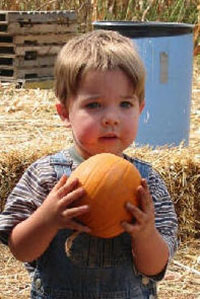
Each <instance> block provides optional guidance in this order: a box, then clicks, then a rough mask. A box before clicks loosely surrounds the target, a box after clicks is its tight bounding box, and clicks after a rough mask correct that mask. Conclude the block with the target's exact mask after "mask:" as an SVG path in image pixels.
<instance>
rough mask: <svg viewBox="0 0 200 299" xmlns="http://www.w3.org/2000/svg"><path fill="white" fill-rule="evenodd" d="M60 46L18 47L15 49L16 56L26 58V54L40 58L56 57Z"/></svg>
mask: <svg viewBox="0 0 200 299" xmlns="http://www.w3.org/2000/svg"><path fill="white" fill-rule="evenodd" d="M60 49H61V46H57V45H48V46H36V47H34V46H30V47H24V46H18V47H16V48H15V54H16V56H27V55H28V53H30V54H31V53H32V54H33V55H34V53H35V56H42V55H56V54H58V52H59V51H60Z"/></svg>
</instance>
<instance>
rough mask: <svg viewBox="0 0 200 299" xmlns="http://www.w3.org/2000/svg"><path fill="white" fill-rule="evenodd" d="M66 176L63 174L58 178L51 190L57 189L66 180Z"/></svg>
mask: <svg viewBox="0 0 200 299" xmlns="http://www.w3.org/2000/svg"><path fill="white" fill-rule="evenodd" d="M67 179H68V177H67V176H66V174H63V176H62V177H61V178H60V180H59V181H58V182H57V183H56V184H55V186H54V188H53V190H55V191H57V190H59V189H60V188H61V187H62V186H63V185H64V184H65V183H66V181H67Z"/></svg>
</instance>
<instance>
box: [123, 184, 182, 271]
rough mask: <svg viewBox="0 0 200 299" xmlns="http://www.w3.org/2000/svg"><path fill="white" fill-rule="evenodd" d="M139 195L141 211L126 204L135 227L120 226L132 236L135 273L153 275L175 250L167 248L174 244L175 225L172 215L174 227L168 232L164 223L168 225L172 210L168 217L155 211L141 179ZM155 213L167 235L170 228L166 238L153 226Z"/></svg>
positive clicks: (125, 224) (162, 266)
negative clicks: (133, 219)
mask: <svg viewBox="0 0 200 299" xmlns="http://www.w3.org/2000/svg"><path fill="white" fill-rule="evenodd" d="M138 196H139V199H140V202H141V206H140V209H139V208H137V207H135V206H133V205H131V204H128V205H127V209H128V210H129V212H130V213H131V214H132V215H133V216H134V217H135V219H136V221H135V223H134V224H130V223H123V227H124V229H125V230H126V231H127V232H128V233H129V234H130V235H131V237H132V247H133V255H134V260H135V265H136V268H137V270H138V271H139V272H141V273H143V274H144V275H147V276H155V275H157V274H160V273H161V272H162V271H163V270H164V269H165V268H166V265H167V263H168V260H169V259H170V258H171V256H172V255H173V251H174V248H170V246H171V247H173V246H174V244H172V243H173V242H174V243H175V239H176V236H175V234H176V228H177V224H176V223H173V221H174V220H175V218H176V217H175V215H174V219H173V220H172V221H171V225H172V226H173V227H172V228H170V227H168V231H167V229H166V227H167V224H166V223H168V225H169V223H170V220H169V218H170V213H172V212H173V211H172V210H173V209H171V210H170V211H168V214H167V212H166V211H165V213H163V211H159V212H158V211H154V203H153V200H152V198H151V196H150V193H149V190H148V187H147V183H146V181H145V180H142V186H141V187H140V188H139V189H138ZM160 204H163V202H162V200H160ZM163 206H165V207H166V206H167V202H164V205H163ZM171 206H172V205H171ZM157 209H158V208H157ZM158 213H160V215H161V218H162V217H163V219H162V220H161V226H162V229H164V230H166V231H167V234H169V232H170V229H171V236H167V237H166V238H165V236H164V234H162V229H161V230H158V227H156V224H155V214H158ZM159 221H160V217H159ZM169 235H170V234H169ZM168 238H169V239H170V238H171V240H170V242H169V243H168V242H166V240H167V241H168Z"/></svg>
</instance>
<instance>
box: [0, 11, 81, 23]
mask: <svg viewBox="0 0 200 299" xmlns="http://www.w3.org/2000/svg"><path fill="white" fill-rule="evenodd" d="M76 20H77V16H76V13H75V11H73V10H71V11H66V10H62V11H1V12H0V21H1V22H6V23H8V24H10V23H20V24H30V23H57V24H70V23H72V22H74V21H76Z"/></svg>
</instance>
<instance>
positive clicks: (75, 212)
mask: <svg viewBox="0 0 200 299" xmlns="http://www.w3.org/2000/svg"><path fill="white" fill-rule="evenodd" d="M88 211H89V206H87V205H83V206H79V207H74V208H70V209H67V210H65V211H63V212H62V216H63V217H65V218H66V219H72V218H74V217H78V216H80V215H82V214H85V213H87V212H88Z"/></svg>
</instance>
